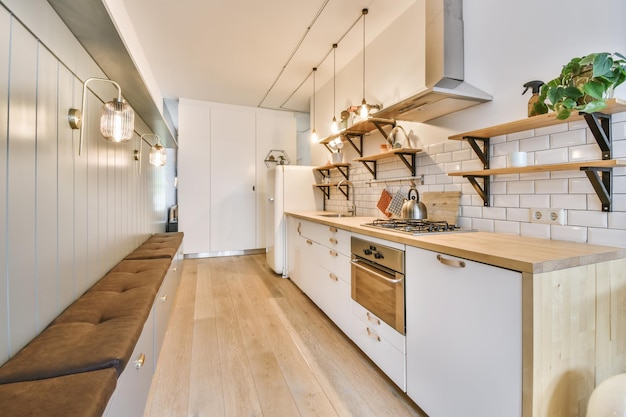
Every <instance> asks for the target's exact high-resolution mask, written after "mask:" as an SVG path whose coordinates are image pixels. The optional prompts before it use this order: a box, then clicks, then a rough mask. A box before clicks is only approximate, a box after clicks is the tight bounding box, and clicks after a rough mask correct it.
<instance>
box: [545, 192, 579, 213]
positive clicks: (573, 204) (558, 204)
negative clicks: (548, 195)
mask: <svg viewBox="0 0 626 417" xmlns="http://www.w3.org/2000/svg"><path fill="white" fill-rule="evenodd" d="M550 207H552V208H562V209H575V210H586V209H587V195H586V194H564V195H563V194H556V195H553V196H552V204H550Z"/></svg>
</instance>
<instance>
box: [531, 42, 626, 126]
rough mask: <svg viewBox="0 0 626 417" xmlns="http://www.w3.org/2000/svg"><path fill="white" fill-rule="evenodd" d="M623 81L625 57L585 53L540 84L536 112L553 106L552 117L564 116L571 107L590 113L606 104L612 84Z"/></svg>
mask: <svg viewBox="0 0 626 417" xmlns="http://www.w3.org/2000/svg"><path fill="white" fill-rule="evenodd" d="M624 81H626V57H624V55H622V54H619V53H617V52H615V53H609V52H600V53H593V54H589V55H586V56H583V57H580V58H572V60H571V61H570V62H569V63H568V64H567V65H565V66H564V67H563V69H562V70H561V75H559V76H558V77H557V78H555V79H553V80H551V81H549V82H547V83H545V84H544V85H543V86H542V87H541V93H540V94H539V100H538V101H537V102H536V103H535V105H534V107H535V112H536V114H543V113H547V112H548V110H553V111H554V112H555V113H556V118H557V119H560V120H564V119H567V118H568V117H569V116H570V114H571V113H572V112H573V111H581V112H585V113H593V112H597V111H601V110H602V109H604V108H605V107H606V100H607V99H609V98H611V97H612V96H613V90H614V89H615V87H617V86H618V85H620V84H621V83H623V82H624Z"/></svg>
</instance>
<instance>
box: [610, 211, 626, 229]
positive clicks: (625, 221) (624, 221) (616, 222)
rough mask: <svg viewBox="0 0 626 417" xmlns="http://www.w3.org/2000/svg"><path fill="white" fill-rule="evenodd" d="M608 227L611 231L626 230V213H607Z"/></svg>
mask: <svg viewBox="0 0 626 417" xmlns="http://www.w3.org/2000/svg"><path fill="white" fill-rule="evenodd" d="M609 227H610V228H611V229H624V230H626V213H625V212H613V213H609Z"/></svg>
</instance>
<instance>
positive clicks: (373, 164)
mask: <svg viewBox="0 0 626 417" xmlns="http://www.w3.org/2000/svg"><path fill="white" fill-rule="evenodd" d="M360 162H361V163H362V164H363V165H364V166H365V168H367V170H368V171H369V172H370V174H372V176H373V177H374V179H376V172H377V171H376V169H377V164H376V161H360ZM370 164H371V165H370Z"/></svg>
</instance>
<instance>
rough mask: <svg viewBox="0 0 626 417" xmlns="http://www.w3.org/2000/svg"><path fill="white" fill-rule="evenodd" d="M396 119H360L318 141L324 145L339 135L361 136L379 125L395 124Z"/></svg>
mask: <svg viewBox="0 0 626 417" xmlns="http://www.w3.org/2000/svg"><path fill="white" fill-rule="evenodd" d="M395 124H396V121H395V120H393V119H381V118H376V117H370V118H369V119H367V120H362V121H360V122H356V123H355V124H353V125H352V126H350V127H348V128H346V129H343V130H342V131H341V132H339V133H335V134H334V135H330V136H328V137H326V138H324V139H322V140H320V141H319V143H321V144H323V145H326V144H328V143H329V142H330V141H331V140H333V139H336V138H338V137H339V136H346V135H347V136H361V135H365V134H366V133H369V132H371V131H372V130H376V129H379V128H380V126H385V125H390V126H395Z"/></svg>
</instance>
